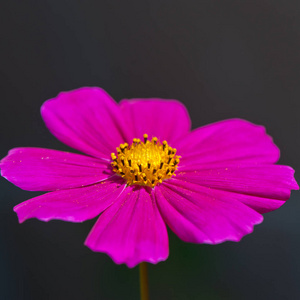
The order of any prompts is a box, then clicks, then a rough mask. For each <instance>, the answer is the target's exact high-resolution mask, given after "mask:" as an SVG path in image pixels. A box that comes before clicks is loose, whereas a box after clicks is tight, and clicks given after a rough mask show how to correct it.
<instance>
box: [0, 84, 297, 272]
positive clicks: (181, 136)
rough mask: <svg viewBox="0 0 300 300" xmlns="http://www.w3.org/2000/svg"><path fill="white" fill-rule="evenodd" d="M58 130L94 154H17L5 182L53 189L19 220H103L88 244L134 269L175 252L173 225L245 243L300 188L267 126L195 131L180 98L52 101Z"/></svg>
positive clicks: (52, 124)
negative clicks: (170, 233)
mask: <svg viewBox="0 0 300 300" xmlns="http://www.w3.org/2000/svg"><path fill="white" fill-rule="evenodd" d="M41 114H42V117H43V119H44V121H45V123H46V126H47V127H48V128H49V130H50V131H51V133H52V134H53V135H54V136H55V137H57V138H58V139H59V140H60V141H62V142H63V143H65V144H67V145H68V146H70V147H72V148H75V149H77V150H79V151H81V152H83V153H85V154H86V155H81V154H75V153H69V152H62V151H56V150H49V149H41V148H15V149H12V150H11V151H10V152H9V154H8V155H7V156H6V157H5V158H4V159H2V161H1V164H0V167H1V172H2V176H4V177H5V178H6V179H8V180H9V181H11V182H12V183H14V184H15V185H17V186H18V187H20V188H22V189H25V190H30V191H47V192H49V193H45V194H43V195H41V196H38V197H35V198H32V199H30V200H28V201H25V202H23V203H21V204H19V205H17V206H16V207H15V208H14V211H15V212H16V213H17V215H18V218H19V221H20V222H24V221H25V220H27V219H29V218H37V219H39V220H42V221H49V220H52V219H60V220H64V221H70V222H82V221H85V220H88V219H92V218H95V217H97V216H99V215H100V216H99V218H98V220H97V221H96V223H95V225H94V227H93V228H92V230H91V232H90V234H89V235H88V237H87V239H86V241H85V245H86V246H88V247H89V248H90V249H92V250H93V251H99V252H105V253H107V254H108V255H109V256H110V257H111V258H112V259H113V260H114V262H115V263H118V264H121V263H125V264H127V266H128V267H134V266H135V265H137V264H138V263H140V262H144V261H145V262H150V263H157V262H159V261H162V260H165V259H167V257H168V254H169V246H168V235H167V228H166V225H168V226H169V227H170V229H171V230H172V231H174V232H175V234H177V236H178V237H179V238H180V239H182V240H183V241H186V242H191V243H207V244H217V243H222V242H224V241H239V240H240V239H241V238H242V237H243V236H244V235H246V234H249V233H251V232H252V231H253V226H254V225H255V224H259V223H261V222H262V220H263V217H262V215H261V214H262V213H266V212H269V211H272V210H275V209H277V208H279V207H280V206H281V205H282V204H283V203H284V202H285V201H286V200H287V199H288V198H289V197H290V192H291V189H298V188H299V187H298V185H297V183H296V181H295V179H294V177H293V174H294V171H293V169H292V168H290V167H288V166H282V165H276V164H275V163H276V162H277V161H278V159H279V149H278V148H277V147H276V146H275V144H274V143H273V141H272V139H271V138H270V137H269V136H268V135H267V134H266V132H265V129H264V127H262V126H257V125H254V124H252V123H250V122H247V121H245V120H241V119H231V120H225V121H221V122H217V123H213V124H210V125H207V126H204V127H200V128H198V129H195V130H192V131H191V121H190V118H189V115H188V112H187V110H186V108H185V107H184V106H183V104H181V103H180V102H178V101H175V100H162V99H132V100H123V101H121V102H120V103H119V104H117V103H115V102H114V100H113V99H112V98H111V97H110V96H109V95H108V94H107V93H106V92H105V91H104V90H102V89H100V88H88V87H86V88H81V89H78V90H74V91H70V92H64V93H60V94H59V95H58V96H57V97H56V98H53V99H50V100H48V101H46V102H45V103H44V105H43V106H42V108H41Z"/></svg>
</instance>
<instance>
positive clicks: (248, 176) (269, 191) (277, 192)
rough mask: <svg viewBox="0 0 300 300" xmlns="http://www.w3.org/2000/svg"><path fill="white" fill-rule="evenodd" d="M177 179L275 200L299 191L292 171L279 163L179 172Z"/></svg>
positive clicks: (285, 198) (283, 198) (285, 197)
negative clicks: (293, 191) (292, 191)
mask: <svg viewBox="0 0 300 300" xmlns="http://www.w3.org/2000/svg"><path fill="white" fill-rule="evenodd" d="M177 179H180V180H183V181H187V182H193V183H196V184H199V185H202V186H207V187H211V188H215V189H219V190H225V191H231V192H236V193H241V194H247V195H253V196H258V197H265V198H271V199H278V200H287V199H288V198H289V197H290V193H291V190H298V189H299V187H298V184H297V182H296V181H295V179H294V170H293V169H292V168H291V167H288V166H281V165H257V166H247V165H246V166H243V165H241V166H239V165H238V166H228V167H226V168H224V167H223V168H212V169H210V168H206V169H197V170H196V171H192V170H190V171H180V172H178V173H177Z"/></svg>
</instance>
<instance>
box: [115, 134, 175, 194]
mask: <svg viewBox="0 0 300 300" xmlns="http://www.w3.org/2000/svg"><path fill="white" fill-rule="evenodd" d="M111 158H112V160H113V161H112V163H111V165H112V167H113V171H114V172H116V173H117V174H119V175H120V176H122V177H123V178H124V179H126V180H127V185H133V184H138V185H147V186H150V187H152V188H153V187H155V186H156V185H157V184H158V183H159V182H160V183H161V182H162V181H163V180H165V179H168V178H171V177H172V176H173V175H174V176H175V174H174V172H175V171H176V169H177V166H178V163H179V158H180V156H178V155H176V149H175V148H171V147H170V146H169V145H168V143H167V141H163V142H162V143H160V142H159V140H158V139H157V138H156V137H153V138H152V140H151V141H150V140H148V135H147V134H144V141H141V140H140V139H133V141H132V144H131V145H128V144H127V143H125V144H121V145H120V146H119V147H117V155H116V154H115V153H112V154H111Z"/></svg>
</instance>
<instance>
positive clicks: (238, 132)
mask: <svg viewBox="0 0 300 300" xmlns="http://www.w3.org/2000/svg"><path fill="white" fill-rule="evenodd" d="M175 147H176V148H177V150H178V152H177V153H178V154H179V155H181V156H182V159H181V161H180V164H181V165H182V166H185V165H193V166H196V165H198V164H211V163H216V162H225V161H229V162H230V161H231V162H237V161H243V162H252V163H275V162H277V161H278V159H279V156H280V151H279V149H278V148H277V146H276V145H275V144H274V143H273V140H272V138H271V137H270V136H268V135H267V134H266V130H265V128H264V127H263V126H258V125H255V124H252V123H250V122H248V121H245V120H241V119H230V120H225V121H220V122H216V123H213V124H209V125H206V126H203V127H200V128H197V129H195V130H194V131H192V132H191V133H190V134H189V135H187V136H186V137H185V138H183V139H182V140H181V141H178V142H177V143H176V145H175Z"/></svg>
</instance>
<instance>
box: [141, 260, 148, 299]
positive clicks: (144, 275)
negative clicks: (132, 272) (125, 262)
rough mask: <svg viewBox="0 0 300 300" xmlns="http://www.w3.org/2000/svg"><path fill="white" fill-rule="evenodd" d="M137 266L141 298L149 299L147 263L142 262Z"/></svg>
mask: <svg viewBox="0 0 300 300" xmlns="http://www.w3.org/2000/svg"><path fill="white" fill-rule="evenodd" d="M139 267H140V289H141V300H149V288H148V272H147V267H148V266H147V263H145V262H142V263H140V265H139Z"/></svg>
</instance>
